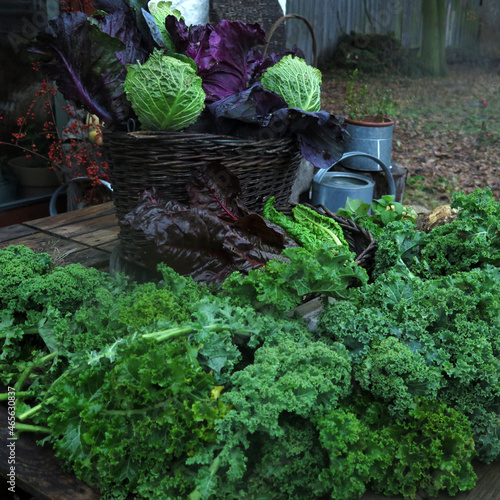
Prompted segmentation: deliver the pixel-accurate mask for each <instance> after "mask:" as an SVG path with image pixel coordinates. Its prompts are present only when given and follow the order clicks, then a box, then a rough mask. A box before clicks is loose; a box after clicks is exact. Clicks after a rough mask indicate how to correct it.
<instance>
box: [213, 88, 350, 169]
mask: <svg viewBox="0 0 500 500" xmlns="http://www.w3.org/2000/svg"><path fill="white" fill-rule="evenodd" d="M207 109H208V111H209V112H210V114H211V115H212V118H213V120H214V121H215V123H212V126H213V127H215V128H216V130H217V133H218V134H223V135H232V136H235V137H240V138H244V139H255V140H262V139H269V138H273V137H276V138H280V137H295V138H296V139H297V141H298V143H299V146H300V150H301V153H302V156H303V157H304V158H305V159H306V160H308V161H310V162H311V163H312V164H313V165H314V166H315V167H317V168H329V167H331V166H332V165H333V164H335V163H337V162H338V160H339V159H340V158H341V156H342V154H343V150H344V146H343V134H342V132H343V127H342V122H341V120H340V119H339V118H338V117H336V116H334V115H331V114H330V113H328V112H327V111H315V112H310V111H304V110H303V109H299V108H288V107H287V105H286V103H285V101H283V99H282V98H281V97H280V96H278V94H276V93H274V92H271V91H270V90H266V89H264V88H263V87H262V85H261V84H260V83H256V84H254V85H252V86H251V87H250V88H249V89H247V90H245V91H243V92H240V93H238V94H236V95H233V96H230V97H228V98H226V99H222V100H220V101H216V102H214V103H212V104H209V105H208V106H207Z"/></svg>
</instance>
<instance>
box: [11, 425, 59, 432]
mask: <svg viewBox="0 0 500 500" xmlns="http://www.w3.org/2000/svg"><path fill="white" fill-rule="evenodd" d="M15 428H16V431H21V432H45V433H46V434H52V431H51V430H50V429H49V428H48V427H42V426H40V425H31V424H20V423H16V425H15Z"/></svg>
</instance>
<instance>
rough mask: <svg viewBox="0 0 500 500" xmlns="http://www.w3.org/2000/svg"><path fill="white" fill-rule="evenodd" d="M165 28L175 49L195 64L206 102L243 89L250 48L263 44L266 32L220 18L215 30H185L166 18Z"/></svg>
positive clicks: (201, 28) (194, 27)
mask: <svg viewBox="0 0 500 500" xmlns="http://www.w3.org/2000/svg"><path fill="white" fill-rule="evenodd" d="M165 27H166V29H167V31H168V32H169V33H170V36H171V37H172V40H173V42H174V45H175V47H176V50H177V51H178V52H179V53H180V54H184V55H187V56H188V57H191V58H192V59H193V60H194V61H195V62H196V65H197V66H198V75H199V76H200V77H201V78H202V80H203V90H204V91H205V93H206V94H207V102H214V101H217V100H219V99H224V98H225V97H228V96H230V95H233V94H236V93H238V92H241V91H243V90H245V89H246V88H247V85H248V81H249V73H250V68H251V66H252V65H251V56H252V52H251V49H252V48H253V47H255V46H257V45H264V44H265V43H266V33H265V31H264V29H263V28H262V26H261V25H260V24H258V23H254V24H246V23H242V22H240V21H228V20H225V19H223V20H222V21H220V22H219V23H218V24H217V26H215V27H214V26H212V25H210V24H207V25H206V26H202V25H195V26H191V27H189V28H188V27H187V26H186V24H185V22H184V21H183V20H182V19H180V20H179V19H177V18H176V17H175V16H167V18H166V20H165Z"/></svg>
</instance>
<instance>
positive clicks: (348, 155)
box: [314, 151, 396, 196]
mask: <svg viewBox="0 0 500 500" xmlns="http://www.w3.org/2000/svg"><path fill="white" fill-rule="evenodd" d="M353 156H363V157H365V158H369V159H370V160H373V161H374V162H376V163H377V164H378V165H380V166H381V167H382V170H383V171H384V174H385V178H386V179H387V184H388V186H389V195H390V196H396V184H395V183H394V177H393V176H392V172H391V171H390V169H389V167H388V166H387V165H386V164H385V163H384V162H383V161H382V160H381V159H380V158H377V157H376V156H373V155H370V154H368V153H362V152H361V151H351V152H350V153H344V154H343V155H342V157H341V158H340V159H339V160H338V161H336V162H335V163H334V164H333V165H331V166H330V167H329V168H323V169H321V170H320V171H319V172H317V173H316V174H315V176H314V180H315V181H316V182H318V183H320V182H321V180H322V179H323V177H324V175H325V174H326V173H327V172H328V170H330V168H332V167H333V166H335V165H336V164H337V163H340V162H341V161H342V160H345V159H346V158H352V157H353Z"/></svg>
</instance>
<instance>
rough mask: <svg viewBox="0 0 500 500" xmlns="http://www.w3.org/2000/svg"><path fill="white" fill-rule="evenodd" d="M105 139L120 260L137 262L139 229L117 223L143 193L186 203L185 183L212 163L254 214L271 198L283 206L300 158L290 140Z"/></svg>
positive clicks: (141, 242)
mask: <svg viewBox="0 0 500 500" xmlns="http://www.w3.org/2000/svg"><path fill="white" fill-rule="evenodd" d="M104 139H105V151H106V156H107V159H108V161H109V163H110V170H111V184H112V186H113V201H114V204H115V211H116V215H117V217H118V220H119V222H120V234H119V240H120V243H121V247H122V252H123V256H124V257H125V258H127V259H129V260H132V261H138V262H140V261H141V259H142V258H143V257H142V256H144V254H145V253H147V251H148V248H150V247H149V245H148V244H147V242H146V240H145V238H144V237H143V235H142V234H141V233H140V232H139V231H136V230H134V229H132V228H130V227H129V226H126V225H122V224H121V221H122V219H123V217H124V216H125V215H126V214H127V213H129V212H130V211H131V210H133V209H134V208H135V207H136V205H137V200H138V197H139V195H140V193H141V192H142V191H144V190H145V189H147V188H151V187H156V188H159V189H161V190H162V191H163V192H165V193H166V194H167V195H168V196H170V197H171V198H172V199H174V200H177V201H179V202H181V203H185V204H187V203H188V194H187V190H186V181H187V180H188V179H189V177H190V176H191V173H192V172H193V170H194V169H195V168H197V167H201V166H206V165H209V164H210V163H211V162H214V161H217V162H220V163H222V164H223V165H224V166H225V167H226V168H228V169H229V170H230V171H231V172H232V173H233V174H235V175H237V176H238V178H239V180H240V183H241V187H242V196H241V201H242V203H243V204H245V205H246V206H247V207H248V208H249V209H250V210H253V211H256V212H259V211H261V210H262V207H263V204H264V202H265V201H266V199H267V198H269V197H270V196H275V197H276V205H277V206H285V205H287V204H288V200H289V197H290V194H291V190H292V186H293V183H294V181H295V177H296V175H297V170H298V166H299V163H300V159H301V155H300V152H299V149H298V146H297V145H296V143H295V141H293V140H292V139H288V138H286V139H268V140H262V141H253V140H244V139H238V138H235V137H226V136H219V135H211V134H188V133H181V132H129V133H127V132H108V133H106V134H105V138H104Z"/></svg>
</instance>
